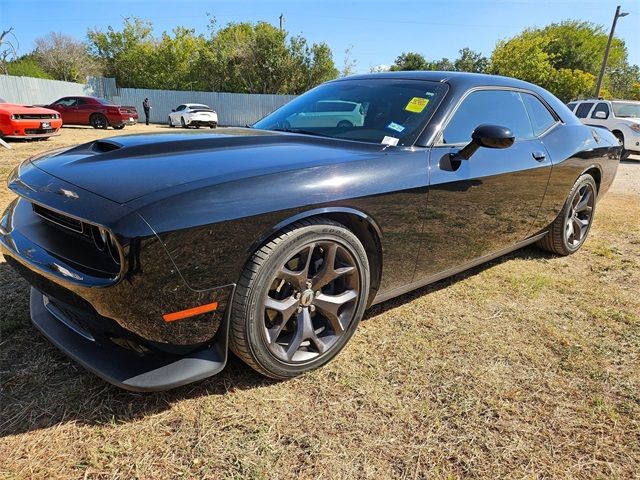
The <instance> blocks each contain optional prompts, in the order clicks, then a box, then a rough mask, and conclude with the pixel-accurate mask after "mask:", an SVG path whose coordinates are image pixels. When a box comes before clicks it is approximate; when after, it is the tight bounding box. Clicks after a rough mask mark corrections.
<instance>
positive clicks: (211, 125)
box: [209, 122, 218, 128]
mask: <svg viewBox="0 0 640 480" xmlns="http://www.w3.org/2000/svg"><path fill="white" fill-rule="evenodd" d="M217 126H218V124H217V123H216V122H213V123H212V124H210V125H209V128H216V127H217Z"/></svg>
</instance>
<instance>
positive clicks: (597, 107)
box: [567, 100, 640, 160]
mask: <svg viewBox="0 0 640 480" xmlns="http://www.w3.org/2000/svg"><path fill="white" fill-rule="evenodd" d="M567 107H569V108H570V109H571V111H572V112H574V113H575V114H576V117H578V118H579V119H580V121H581V122H582V123H585V124H587V125H601V126H603V127H607V128H608V129H609V130H611V132H612V133H613V134H614V135H615V136H616V137H617V138H618V140H619V141H620V144H621V145H622V147H623V150H622V160H625V159H626V158H628V157H629V155H640V102H634V101H631V100H579V101H574V102H569V103H568V104H567Z"/></svg>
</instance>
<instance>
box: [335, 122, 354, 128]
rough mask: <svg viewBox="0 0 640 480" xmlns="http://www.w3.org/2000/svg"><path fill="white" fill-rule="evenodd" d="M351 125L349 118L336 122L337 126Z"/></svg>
mask: <svg viewBox="0 0 640 480" xmlns="http://www.w3.org/2000/svg"><path fill="white" fill-rule="evenodd" d="M351 127H353V123H351V122H350V121H349V120H340V121H339V122H338V128H351Z"/></svg>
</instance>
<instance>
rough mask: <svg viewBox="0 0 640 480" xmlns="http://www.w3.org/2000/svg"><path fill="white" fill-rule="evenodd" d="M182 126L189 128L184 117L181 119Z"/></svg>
mask: <svg viewBox="0 0 640 480" xmlns="http://www.w3.org/2000/svg"><path fill="white" fill-rule="evenodd" d="M180 125H182V128H187V124H186V122H185V121H184V117H180Z"/></svg>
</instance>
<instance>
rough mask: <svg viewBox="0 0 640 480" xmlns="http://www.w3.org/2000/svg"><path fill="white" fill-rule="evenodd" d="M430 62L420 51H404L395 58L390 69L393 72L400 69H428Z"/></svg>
mask: <svg viewBox="0 0 640 480" xmlns="http://www.w3.org/2000/svg"><path fill="white" fill-rule="evenodd" d="M428 69H429V64H428V63H427V59H426V58H424V56H423V55H422V54H420V53H416V52H408V53H405V52H402V53H401V54H400V55H399V56H398V58H396V59H395V61H394V62H393V65H391V68H390V70H391V71H392V72H395V71H400V70H428Z"/></svg>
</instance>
